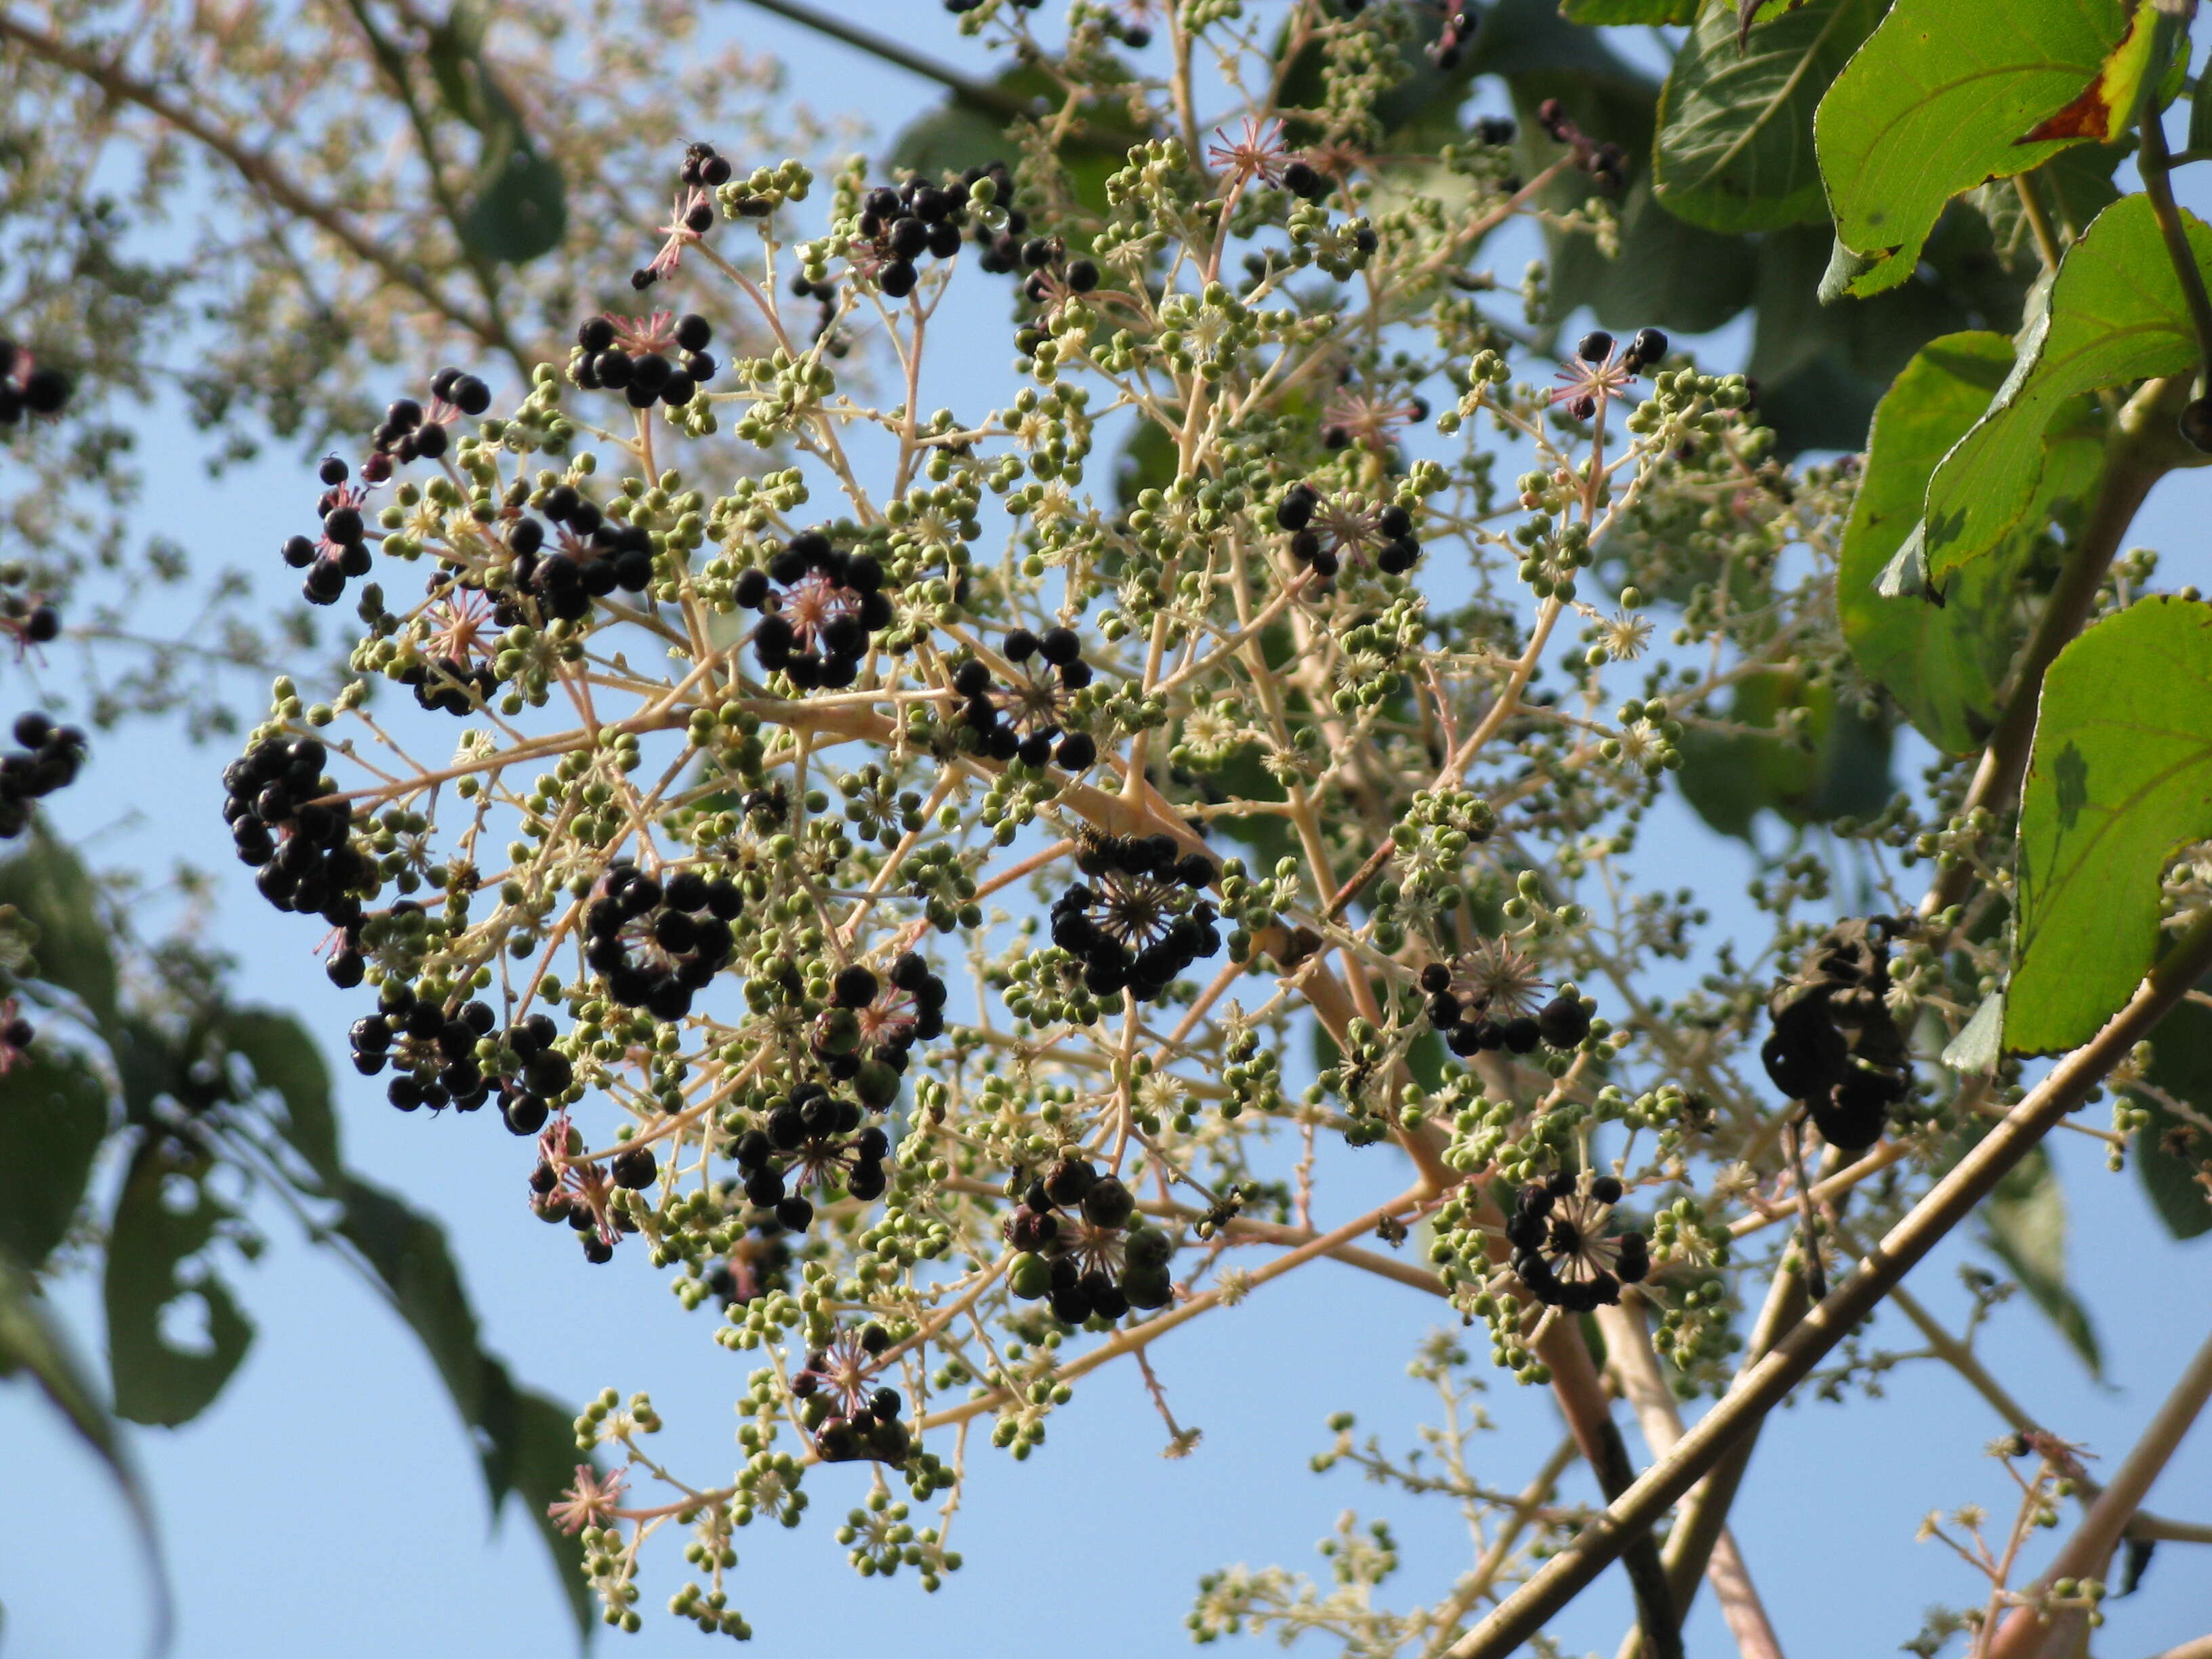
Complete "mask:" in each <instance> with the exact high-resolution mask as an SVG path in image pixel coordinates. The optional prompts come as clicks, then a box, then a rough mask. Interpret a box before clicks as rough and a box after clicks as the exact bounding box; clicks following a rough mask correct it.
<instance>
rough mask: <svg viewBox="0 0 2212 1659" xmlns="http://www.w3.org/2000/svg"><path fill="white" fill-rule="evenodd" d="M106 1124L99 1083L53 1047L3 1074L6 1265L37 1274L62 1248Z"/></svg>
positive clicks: (1, 1173)
mask: <svg viewBox="0 0 2212 1659" xmlns="http://www.w3.org/2000/svg"><path fill="white" fill-rule="evenodd" d="M107 1121H108V1105H107V1090H106V1087H105V1086H103V1085H102V1084H101V1083H100V1079H99V1078H98V1077H97V1076H96V1075H94V1072H93V1070H92V1068H91V1067H90V1066H88V1065H86V1064H85V1062H84V1060H82V1058H81V1057H80V1056H78V1055H76V1054H69V1053H66V1052H63V1051H58V1050H57V1049H55V1048H54V1047H53V1046H52V1042H51V1041H50V1040H46V1039H41V1040H40V1041H39V1042H33V1044H32V1045H31V1048H30V1052H29V1053H27V1054H25V1055H24V1056H23V1057H22V1058H21V1060H17V1061H16V1062H15V1064H14V1065H13V1066H9V1068H8V1070H7V1072H6V1073H4V1074H0V1258H6V1257H12V1258H13V1259H14V1260H15V1261H17V1262H18V1263H20V1264H21V1265H22V1266H23V1267H27V1268H36V1267H38V1266H39V1264H40V1262H42V1261H45V1260H46V1256H47V1255H48V1253H49V1252H51V1251H52V1249H53V1248H54V1246H55V1245H57V1244H58V1243H61V1242H62V1235H63V1234H64V1232H66V1231H68V1230H69V1224H70V1218H71V1217H72V1216H74V1215H75V1214H76V1206H78V1205H79V1204H80V1203H82V1201H83V1199H84V1188H85V1182H88V1180H90V1179H91V1178H92V1163H93V1159H94V1158H95V1157H97V1156H98V1155H99V1152H100V1142H101V1141H102V1140H104V1139H106V1136H107Z"/></svg>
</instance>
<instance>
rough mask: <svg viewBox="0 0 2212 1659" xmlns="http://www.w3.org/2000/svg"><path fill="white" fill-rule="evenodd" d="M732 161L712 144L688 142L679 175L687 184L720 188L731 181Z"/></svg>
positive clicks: (694, 228)
mask: <svg viewBox="0 0 2212 1659" xmlns="http://www.w3.org/2000/svg"><path fill="white" fill-rule="evenodd" d="M730 173H731V167H730V161H729V158H728V157H727V156H726V155H719V154H717V153H716V151H715V149H714V146H713V145H712V144H709V143H704V142H703V141H702V142H701V143H693V144H688V145H686V146H685V147H684V165H683V167H681V168H680V169H679V170H678V174H677V176H678V178H680V179H683V181H684V183H685V184H687V185H697V186H699V187H701V188H702V189H706V190H718V189H720V187H721V186H722V185H726V184H728V183H729V182H730ZM691 228H692V229H693V230H695V231H697V230H704V229H706V228H707V227H706V226H705V225H693V226H692V227H691Z"/></svg>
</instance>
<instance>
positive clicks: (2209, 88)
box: [2189, 63, 2212, 155]
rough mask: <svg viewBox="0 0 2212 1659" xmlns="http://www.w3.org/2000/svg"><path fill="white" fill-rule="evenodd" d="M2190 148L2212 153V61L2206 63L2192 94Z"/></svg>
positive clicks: (2198, 153)
mask: <svg viewBox="0 0 2212 1659" xmlns="http://www.w3.org/2000/svg"><path fill="white" fill-rule="evenodd" d="M2189 148H2190V149H2191V150H2193V151H2194V152H2195V153H2196V154H2197V155H2212V63H2208V64H2205V65H2204V72H2203V74H2202V75H2199V76H2197V86H2196V88H2195V90H2194V91H2193V92H2191V94H2190V98H2189Z"/></svg>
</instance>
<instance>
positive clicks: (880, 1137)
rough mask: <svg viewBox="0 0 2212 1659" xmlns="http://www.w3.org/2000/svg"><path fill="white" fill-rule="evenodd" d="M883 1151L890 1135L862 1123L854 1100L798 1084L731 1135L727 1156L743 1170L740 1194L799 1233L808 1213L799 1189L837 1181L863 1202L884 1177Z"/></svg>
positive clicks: (877, 1192)
mask: <svg viewBox="0 0 2212 1659" xmlns="http://www.w3.org/2000/svg"><path fill="white" fill-rule="evenodd" d="M864 1126H865V1127H864ZM890 1150H891V1141H890V1136H889V1135H887V1134H885V1133H884V1131H883V1130H882V1129H881V1128H879V1127H877V1126H876V1125H875V1124H872V1123H869V1122H867V1115H866V1112H865V1111H864V1110H863V1109H861V1107H860V1103H858V1102H856V1101H850V1100H840V1099H838V1098H837V1097H836V1096H835V1095H833V1094H831V1093H830V1092H829V1091H828V1090H827V1089H825V1088H823V1086H822V1085H820V1084H818V1083H802V1084H800V1085H799V1086H798V1087H797V1088H795V1089H793V1091H791V1093H790V1096H789V1097H787V1099H785V1100H783V1101H781V1102H780V1103H777V1104H776V1105H775V1106H773V1107H771V1108H770V1109H769V1112H768V1114H767V1115H766V1116H765V1117H764V1118H763V1120H762V1124H761V1127H759V1128H757V1129H748V1130H746V1131H745V1132H744V1133H743V1134H741V1135H739V1136H738V1145H737V1149H736V1153H735V1156H736V1158H737V1160H738V1168H739V1169H741V1170H744V1172H745V1197H746V1198H747V1199H748V1200H750V1201H751V1202H752V1203H754V1204H756V1205H757V1206H759V1207H761V1208H762V1209H763V1210H772V1211H774V1212H775V1218H776V1220H777V1222H778V1223H779V1224H781V1225H783V1226H785V1227H787V1228H788V1229H790V1230H791V1231H793V1232H795V1233H803V1232H805V1231H806V1229H807V1228H808V1226H810V1225H811V1224H812V1222H813V1220H814V1206H813V1204H812V1203H811V1201H810V1200H808V1199H807V1198H806V1197H805V1194H804V1191H803V1189H804V1188H808V1187H812V1188H817V1190H824V1191H826V1190H828V1189H829V1188H833V1187H834V1186H836V1185H840V1184H842V1186H843V1188H844V1189H845V1191H846V1192H848V1194H851V1195H852V1196H853V1197H854V1198H857V1199H859V1200H861V1201H862V1202H864V1203H866V1202H869V1201H871V1200H875V1199H878V1198H881V1197H882V1196H883V1195H884V1188H885V1187H887V1186H889V1185H890V1175H889V1174H888V1172H886V1171H885V1170H884V1159H885V1158H889V1157H890Z"/></svg>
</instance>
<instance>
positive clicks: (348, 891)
mask: <svg viewBox="0 0 2212 1659" xmlns="http://www.w3.org/2000/svg"><path fill="white" fill-rule="evenodd" d="M329 758H330V756H329V753H328V751H327V750H325V749H324V747H323V745H322V744H320V743H319V742H318V741H317V740H316V739H315V738H277V737H272V738H263V739H262V740H261V741H260V742H259V743H257V744H254V745H253V747H252V748H251V749H249V750H246V753H245V754H244V755H242V756H241V757H239V758H238V759H237V760H234V761H233V762H231V763H230V764H229V765H228V766H227V767H225V768H224V769H223V774H222V781H223V787H224V788H225V789H227V790H228V792H229V796H228V799H226V800H225V801H224V802H223V807H222V816H223V818H224V821H225V822H227V823H228V824H229V825H230V836H231V840H232V841H233V842H235V843H236V844H237V847H238V856H239V859H240V861H241V862H242V863H245V864H248V865H251V866H253V867H254V868H256V869H258V870H259V871H260V872H261V873H260V875H259V876H258V877H257V878H255V880H254V885H255V886H257V887H258V888H259V889H260V890H261V896H262V897H264V898H265V899H267V900H268V901H269V902H270V903H271V904H273V905H275V906H276V908H278V909H279V910H296V911H298V912H300V913H301V914H302V915H307V914H309V913H312V912H315V911H319V912H321V913H322V916H323V919H324V920H325V921H327V922H329V923H330V924H331V927H341V928H343V929H344V930H345V932H346V943H345V946H344V948H343V950H342V951H340V952H339V954H338V955H337V957H333V958H332V959H331V966H330V975H331V980H332V981H335V982H336V983H337V985H339V986H340V987H345V988H351V987H353V986H356V985H358V984H360V983H361V981H362V977H363V975H364V973H365V971H366V965H365V964H364V963H363V962H362V957H361V951H360V934H361V925H362V908H361V900H360V898H359V897H358V896H356V895H357V894H358V893H359V892H360V891H361V890H364V889H373V888H374V885H375V884H376V870H375V866H374V865H373V864H371V863H370V861H369V860H368V856H367V855H366V854H363V853H362V850H361V849H360V848H357V847H356V846H355V845H354V843H353V838H352V835H351V830H352V827H353V820H352V817H351V815H350V814H349V812H348V811H347V810H346V808H345V806H344V805H343V803H342V802H338V801H332V800H326V799H322V798H323V797H325V796H327V795H331V794H335V793H337V785H336V784H334V783H333V782H331V780H330V779H328V778H326V777H325V776H324V775H323V765H324V763H325V761H327V760H328V759H329Z"/></svg>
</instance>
